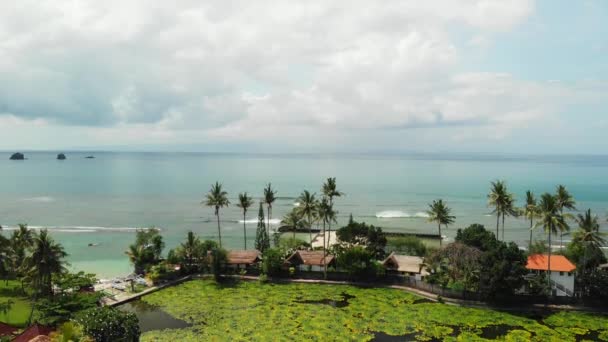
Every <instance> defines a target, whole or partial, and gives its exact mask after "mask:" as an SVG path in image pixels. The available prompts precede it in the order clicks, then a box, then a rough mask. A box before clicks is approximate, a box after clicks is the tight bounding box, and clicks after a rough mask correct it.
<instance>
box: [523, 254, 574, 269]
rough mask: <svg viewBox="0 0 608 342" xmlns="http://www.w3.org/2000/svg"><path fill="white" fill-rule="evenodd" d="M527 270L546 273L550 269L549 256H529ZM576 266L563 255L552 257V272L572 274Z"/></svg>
mask: <svg viewBox="0 0 608 342" xmlns="http://www.w3.org/2000/svg"><path fill="white" fill-rule="evenodd" d="M526 268H527V269H529V270H539V271H546V270H548V269H549V256H548V255H547V254H532V255H530V256H528V263H527V264H526ZM575 269H576V266H574V264H573V263H572V262H570V260H568V258H566V257H565V256H563V255H551V271H554V272H572V271H574V270H575Z"/></svg>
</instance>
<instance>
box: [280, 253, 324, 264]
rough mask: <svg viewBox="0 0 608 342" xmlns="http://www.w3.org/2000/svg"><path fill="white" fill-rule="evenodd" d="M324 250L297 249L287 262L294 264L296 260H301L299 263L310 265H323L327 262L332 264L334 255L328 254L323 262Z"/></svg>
mask: <svg viewBox="0 0 608 342" xmlns="http://www.w3.org/2000/svg"><path fill="white" fill-rule="evenodd" d="M324 255H325V252H324V251H296V252H295V253H293V254H292V255H291V256H290V257H289V258H287V260H286V261H287V262H290V263H292V264H294V261H296V262H299V263H298V264H304V265H310V266H323V265H325V264H328V265H329V264H331V263H332V262H333V261H334V256H333V255H331V254H328V255H327V256H326V257H325V262H323V257H324Z"/></svg>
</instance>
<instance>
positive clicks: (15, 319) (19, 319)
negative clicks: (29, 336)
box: [0, 280, 32, 327]
mask: <svg viewBox="0 0 608 342" xmlns="http://www.w3.org/2000/svg"><path fill="white" fill-rule="evenodd" d="M9 300H12V301H13V302H14V304H13V305H12V307H11V309H10V310H9V311H8V312H6V313H3V312H0V322H4V323H8V324H11V325H16V326H20V327H22V326H25V324H26V322H27V320H28V318H29V317H30V310H31V309H32V306H31V302H30V300H29V298H27V297H25V296H23V294H22V293H21V284H20V283H19V282H18V281H15V280H9V281H8V283H7V282H6V281H4V280H0V304H4V303H6V302H7V301H9Z"/></svg>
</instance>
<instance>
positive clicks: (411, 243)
mask: <svg viewBox="0 0 608 342" xmlns="http://www.w3.org/2000/svg"><path fill="white" fill-rule="evenodd" d="M387 249H388V250H389V251H391V252H399V253H403V254H406V255H416V256H425V255H426V252H427V248H426V245H425V244H424V243H423V242H422V240H421V239H419V238H417V237H415V236H403V237H394V238H389V239H388V244H387Z"/></svg>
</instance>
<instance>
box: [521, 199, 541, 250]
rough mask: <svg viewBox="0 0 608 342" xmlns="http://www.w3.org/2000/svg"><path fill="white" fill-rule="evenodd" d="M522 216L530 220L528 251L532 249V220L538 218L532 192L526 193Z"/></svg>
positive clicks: (536, 205)
mask: <svg viewBox="0 0 608 342" xmlns="http://www.w3.org/2000/svg"><path fill="white" fill-rule="evenodd" d="M522 213H523V215H524V216H525V217H526V218H527V219H529V220H530V244H529V245H528V250H530V248H531V247H532V230H533V229H534V219H535V218H536V217H538V203H537V201H536V197H534V194H533V193H532V191H530V190H528V191H526V205H525V206H524V207H523V208H522Z"/></svg>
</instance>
